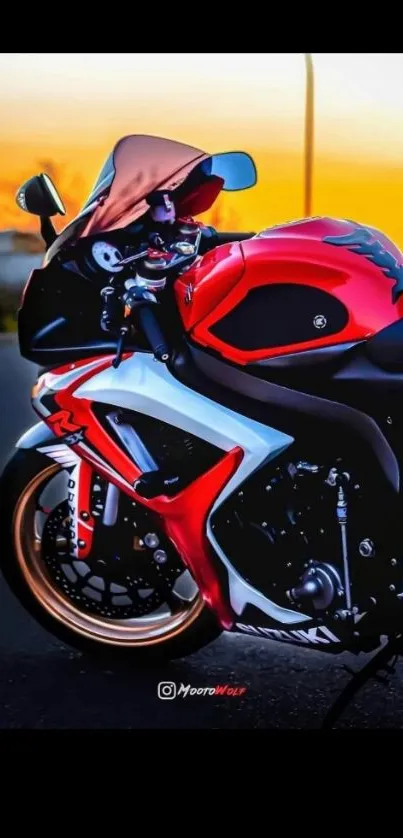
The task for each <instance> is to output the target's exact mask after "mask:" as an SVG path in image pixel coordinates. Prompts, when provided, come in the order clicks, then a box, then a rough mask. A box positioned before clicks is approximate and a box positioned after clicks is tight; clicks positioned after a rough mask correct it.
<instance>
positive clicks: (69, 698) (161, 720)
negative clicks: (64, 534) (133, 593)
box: [0, 340, 403, 730]
mask: <svg viewBox="0 0 403 838" xmlns="http://www.w3.org/2000/svg"><path fill="white" fill-rule="evenodd" d="M34 376H35V369H34V368H33V367H32V365H30V364H28V363H26V362H24V361H23V360H21V359H20V357H19V355H18V351H17V348H16V346H15V343H14V342H13V341H12V340H0V386H1V414H0V417H1V418H0V422H1V428H0V430H1V444H0V466H1V467H2V466H3V464H4V462H5V460H6V458H7V457H8V455H9V452H10V450H11V448H12V446H13V444H14V442H15V441H16V439H17V438H18V436H19V434H20V433H21V432H22V431H24V430H25V429H26V428H27V427H28V426H29V425H30V424H31V423H32V422H34V421H36V418H35V416H34V414H33V412H32V410H31V407H30V403H29V388H30V385H31V383H32V381H33V378H34ZM367 660H368V657H367V656H362V657H360V658H355V657H352V656H351V655H342V656H340V657H339V658H333V657H330V656H327V655H326V654H324V653H321V652H319V651H313V650H307V649H299V648H298V649H297V648H294V647H291V646H287V645H285V644H279V643H275V642H272V641H266V640H259V639H254V638H253V639H249V638H245V637H240V636H235V635H231V636H228V635H227V636H225V637H224V636H222V637H221V638H220V639H219V640H217V641H216V642H215V643H213V644H211V645H210V646H209V647H207V648H206V649H204V650H203V651H202V652H199V653H197V654H195V655H193V656H191V657H189V658H187V659H184V660H180V661H176V662H174V663H170V664H166V665H164V666H163V667H161V666H159V667H158V668H157V669H143V670H136V669H134V668H131V667H125V668H122V667H121V666H116V667H111V666H110V665H108V666H103V665H100V664H95V663H94V662H92V661H89V660H88V659H87V658H86V657H84V656H81V655H80V654H79V653H77V652H76V651H73V650H72V649H70V648H69V647H67V646H63V645H61V644H60V642H59V641H57V640H55V639H54V638H53V637H51V636H50V635H49V634H47V633H46V632H45V631H43V630H42V629H41V628H40V627H39V626H37V625H36V623H35V622H34V621H33V620H32V619H31V618H30V617H29V616H28V615H27V614H26V613H25V611H24V610H23V609H22V607H21V606H20V605H19V603H18V602H17V601H16V600H15V598H14V597H13V595H12V594H10V592H9V591H8V589H7V588H6V586H5V584H4V583H3V581H2V580H1V579H0V728H2V729H18V728H23V729H55V728H56V729H57V728H64V729H66V728H67V729H85V728H93V729H94V728H95V729H102V728H112V729H138V728H185V729H192V728H204V729H211V728H212V729H220V728H232V729H241V728H244V729H253V728H255V729H256V728H257V729H300V730H301V729H314V728H319V727H321V725H322V721H323V718H324V716H325V714H326V712H327V710H328V709H329V707H330V706H331V704H332V703H333V702H334V700H335V698H336V696H337V695H338V694H339V693H340V691H341V689H342V688H343V687H344V686H345V684H346V683H347V681H348V680H349V679H350V676H349V675H348V674H347V673H346V671H345V670H344V668H343V665H344V664H348V665H349V666H352V667H354V668H356V669H357V668H360V667H361V666H362V665H363V664H364V663H365V662H366V661H367ZM161 681H169V682H173V683H175V684H177V685H179V684H181V683H183V684H185V685H188V684H189V685H190V686H191V687H199V688H200V687H211V686H215V685H217V684H229V685H237V686H242V687H245V688H246V692H244V694H243V695H242V696H241V697H229V696H227V697H224V696H210V695H206V696H197V695H193V696H192V695H189V696H188V697H187V698H176V699H175V700H171V701H168V700H165V701H162V700H160V699H159V698H158V696H157V685H158V683H159V682H161ZM337 727H340V728H341V727H344V728H347V727H349V728H388V729H398V728H402V727H403V665H398V667H397V671H396V675H395V676H394V677H393V678H392V679H391V681H390V683H389V686H388V687H385V686H383V685H381V684H379V683H377V682H373V681H372V682H371V683H369V684H368V685H366V686H365V687H364V689H363V690H362V691H361V692H360V693H359V694H358V696H357V697H356V698H355V699H354V701H353V703H352V704H351V705H350V706H349V708H348V709H347V710H346V712H345V713H344V714H343V716H342V718H341V719H340V720H339V722H338V723H337Z"/></svg>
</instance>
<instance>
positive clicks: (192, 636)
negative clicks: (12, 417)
mask: <svg viewBox="0 0 403 838" xmlns="http://www.w3.org/2000/svg"><path fill="white" fill-rule="evenodd" d="M58 473H62V470H61V468H60V466H59V465H58V464H54V463H52V462H51V461H50V460H49V459H48V458H47V457H45V456H43V455H42V454H39V453H38V452H37V451H34V450H22V449H20V450H17V451H16V453H15V454H14V456H13V457H12V458H11V460H10V461H9V463H8V464H7V466H6V468H5V469H4V471H3V474H2V476H1V479H0V536H1V545H2V549H1V552H0V569H1V571H2V573H3V575H4V578H5V580H6V582H7V584H8V585H9V587H10V589H11V590H12V592H13V593H14V595H15V596H16V597H17V599H18V600H19V601H20V603H21V604H22V605H23V607H24V608H25V609H26V611H28V613H29V614H31V616H32V617H33V618H34V619H35V620H36V621H37V622H38V623H39V624H40V625H42V626H43V628H45V629H46V630H47V631H48V632H50V633H51V634H52V635H53V636H55V637H57V638H59V639H60V640H61V641H62V642H64V643H67V644H68V645H70V646H72V647H74V648H76V649H79V650H80V651H82V652H85V653H91V654H95V655H97V656H102V657H108V658H110V657H111V656H112V657H114V658H122V657H123V658H129V659H130V660H134V661H138V662H139V663H140V662H146V661H153V660H155V661H157V660H161V659H173V658H179V657H185V656H187V655H190V654H192V653H194V652H196V651H198V650H199V649H201V648H203V647H204V646H206V645H207V644H208V643H210V642H212V641H213V640H214V639H216V638H217V637H218V636H219V635H220V634H221V629H220V627H219V626H218V624H217V622H216V620H215V619H214V616H213V615H212V613H211V612H210V610H209V609H208V608H207V606H206V605H205V604H204V602H203V600H202V598H201V596H200V593H199V592H198V591H197V594H196V595H195V597H194V601H193V600H192V602H191V603H190V604H189V607H188V608H187V607H184V609H183V610H182V611H179V613H176V614H175V613H173V615H172V617H171V618H168V617H167V618H166V619H165V618H164V617H159V619H158V620H157V621H155V618H154V623H153V622H152V619H153V618H152V614H151V615H150V616H149V617H148V618H147V619H148V623H145V622H144V620H143V623H141V620H137V621H136V620H131V621H129V620H126V621H124V620H117V619H111V618H108V617H106V616H102V615H96V614H93V613H91V612H90V613H88V611H85V609H84V610H83V606H82V603H80V604H79V605H78V604H77V603H75V602H74V597H73V599H71V598H69V597H67V596H66V595H65V592H64V590H63V588H62V587H58V586H57V584H56V583H55V579H54V577H53V578H52V576H51V575H50V574H49V572H48V570H47V567H46V565H45V562H44V561H43V558H42V556H43V551H42V541H41V539H40V537H39V535H38V531H37V530H38V527H37V523H36V518H35V516H36V514H37V509H38V504H39V500H38V498H39V497H40V492H41V491H44V490H45V487H46V486H47V485H48V484H49V482H50V480H52V479H53V478H54V477H55V476H56V475H57V474H58ZM133 561H135V557H133ZM184 570H185V568H184ZM75 599H80V597H75ZM87 608H88V605H87ZM135 623H136V625H134V624H135Z"/></svg>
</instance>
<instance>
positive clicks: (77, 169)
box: [0, 53, 403, 247]
mask: <svg viewBox="0 0 403 838" xmlns="http://www.w3.org/2000/svg"><path fill="white" fill-rule="evenodd" d="M313 61H314V68H315V158H314V160H315V162H314V187H313V214H315V215H319V214H327V215H335V216H341V217H347V218H354V219H356V220H357V221H362V222H369V223H371V224H372V225H374V226H378V227H381V228H382V229H383V230H384V231H385V232H386V233H387V234H388V235H390V236H391V237H392V238H393V239H394V240H395V241H396V242H397V243H398V244H399V245H400V246H401V247H402V246H403V218H402V212H401V204H402V198H403V86H402V85H401V80H402V78H403V54H400V53H399V54H391V55H390V54H389V55H388V54H355V53H351V54H347V55H345V54H314V55H313ZM0 71H1V74H0V124H1V129H0V227H1V228H3V229H4V228H10V227H12V228H14V227H16V228H19V229H37V223H36V220H35V219H33V218H32V217H30V216H28V215H26V214H24V213H22V212H21V211H20V210H18V208H17V207H16V205H15V203H14V195H15V191H16V189H17V187H18V186H19V184H20V183H21V182H22V181H23V180H24V179H25V178H27V177H29V176H30V175H32V174H34V173H37V172H38V171H48V172H49V174H50V175H51V176H53V177H54V180H55V182H56V184H57V186H58V188H59V190H60V192H61V193H62V196H63V198H64V200H65V202H66V204H67V207H68V211H69V217H71V216H72V215H74V214H75V213H76V212H77V211H78V209H79V207H80V205H81V204H82V203H83V202H84V200H85V198H86V195H87V194H88V191H89V189H90V187H91V185H92V183H93V181H94V180H95V177H96V175H97V173H98V171H99V169H100V168H101V166H102V163H103V161H104V159H105V157H106V156H107V154H108V153H109V151H110V150H111V148H112V146H113V145H114V144H115V142H116V141H117V140H118V139H119V137H121V136H123V135H125V134H132V133H139V134H156V135H160V136H166V137H171V138H173V139H178V140H182V141H184V142H189V143H191V144H192V145H196V146H198V147H202V148H203V149H206V150H207V151H211V152H215V151H224V150H233V149H239V148H242V149H244V150H245V151H248V152H249V153H251V154H252V155H253V156H254V158H255V161H256V164H257V167H258V172H259V182H258V185H257V186H256V188H255V189H253V190H250V191H248V192H245V193H244V194H236V195H232V196H231V197H229V196H228V195H226V196H225V197H224V198H222V199H221V200H220V203H219V206H218V208H216V210H215V217H216V218H217V220H218V221H220V224H221V226H226V227H227V229H228V228H233V229H241V228H242V229H248V230H249V229H255V230H256V229H261V228H262V227H266V226H268V225H270V224H275V223H279V222H281V221H287V220H291V219H293V218H298V217H300V216H301V215H302V214H303V140H304V101H305V67H304V56H303V55H302V54H297V53H295V54H211V55H210V54H206V55H204V54H180V55H176V54H169V53H168V54H123V55H115V54H109V55H108V54H106V55H105V54H77V55H76V54H71V55H70V54H46V55H41V54H34V55H29V54H6V55H2V56H1V57H0ZM217 210H219V214H217ZM213 212H214V211H213ZM210 215H211V214H210Z"/></svg>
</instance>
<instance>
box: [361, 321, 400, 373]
mask: <svg viewBox="0 0 403 838" xmlns="http://www.w3.org/2000/svg"><path fill="white" fill-rule="evenodd" d="M364 351H365V354H366V356H367V358H368V359H369V360H370V361H371V362H372V363H373V364H375V365H376V366H377V367H381V368H382V369H385V370H389V371H391V372H402V371H403V319H400V320H395V322H394V323H390V324H389V326H386V327H385V328H384V329H381V331H380V332H377V334H376V335H374V336H373V337H371V338H369V340H367V341H366V343H365V344H364Z"/></svg>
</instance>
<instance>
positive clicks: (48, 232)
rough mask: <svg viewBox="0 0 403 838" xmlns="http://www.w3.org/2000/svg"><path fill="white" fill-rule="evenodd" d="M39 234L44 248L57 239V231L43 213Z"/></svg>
mask: <svg viewBox="0 0 403 838" xmlns="http://www.w3.org/2000/svg"><path fill="white" fill-rule="evenodd" d="M41 236H42V238H43V241H44V242H45V244H46V248H49V247H50V246H51V245H52V244H53V242H54V241H56V239H57V233H56V230H55V228H54V226H53V224H52V222H51V220H50V218H49V217H48V216H44V215H41Z"/></svg>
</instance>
